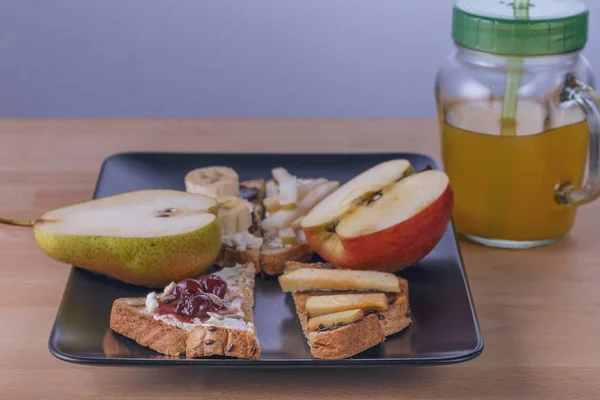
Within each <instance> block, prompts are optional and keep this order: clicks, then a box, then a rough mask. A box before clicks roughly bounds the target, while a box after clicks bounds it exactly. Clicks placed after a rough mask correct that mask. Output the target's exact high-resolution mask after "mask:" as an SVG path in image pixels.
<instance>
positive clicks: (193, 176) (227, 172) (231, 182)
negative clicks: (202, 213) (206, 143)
mask: <svg viewBox="0 0 600 400" xmlns="http://www.w3.org/2000/svg"><path fill="white" fill-rule="evenodd" d="M185 190H186V191H188V192H190V193H199V194H204V195H207V196H211V197H214V198H215V199H220V198H221V197H225V196H237V195H239V193H240V182H239V176H238V174H237V172H235V170H233V169H232V168H229V167H206V168H198V169H195V170H193V171H190V172H188V174H187V175H186V176H185Z"/></svg>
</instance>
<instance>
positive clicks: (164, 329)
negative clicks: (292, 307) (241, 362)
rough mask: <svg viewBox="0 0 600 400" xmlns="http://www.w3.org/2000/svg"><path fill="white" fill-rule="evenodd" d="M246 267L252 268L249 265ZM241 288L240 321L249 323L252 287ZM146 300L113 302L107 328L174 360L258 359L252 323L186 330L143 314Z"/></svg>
mask: <svg viewBox="0 0 600 400" xmlns="http://www.w3.org/2000/svg"><path fill="white" fill-rule="evenodd" d="M245 267H246V268H254V267H253V266H251V265H246V266H245ZM241 289H242V291H243V294H244V297H243V301H242V305H241V309H242V311H243V312H244V318H243V319H244V321H245V322H247V323H252V321H253V306H254V285H252V286H251V287H243V288H241ZM145 300H146V298H145V297H136V298H121V299H117V300H115V301H114V302H113V306H112V310H111V314H110V328H111V329H112V330H113V331H115V332H116V333H118V334H120V335H123V336H125V337H128V338H130V339H132V340H134V341H136V342H137V343H139V344H140V345H142V346H145V347H148V348H150V349H152V350H154V351H156V352H158V353H161V354H165V355H168V356H173V357H177V356H181V355H185V356H186V358H198V357H210V356H229V357H237V358H248V359H257V358H258V357H259V356H260V345H259V342H258V338H257V335H256V333H257V332H256V327H255V326H254V325H253V324H252V325H250V327H251V329H247V330H244V329H231V328H225V327H221V326H214V325H211V326H196V327H194V328H193V329H192V330H191V331H186V330H183V329H180V328H178V327H175V326H172V325H169V324H167V323H165V322H163V321H160V320H157V319H154V318H153V317H152V316H151V315H148V314H146V313H145V312H144V311H145V307H146V306H145Z"/></svg>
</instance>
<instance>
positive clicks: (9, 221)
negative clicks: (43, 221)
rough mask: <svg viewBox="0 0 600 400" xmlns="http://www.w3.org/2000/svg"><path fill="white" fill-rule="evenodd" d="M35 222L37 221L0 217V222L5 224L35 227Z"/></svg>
mask: <svg viewBox="0 0 600 400" xmlns="http://www.w3.org/2000/svg"><path fill="white" fill-rule="evenodd" d="M34 223H35V221H19V220H16V219H6V218H2V217H0V224H5V225H13V226H24V227H27V228H33V224H34Z"/></svg>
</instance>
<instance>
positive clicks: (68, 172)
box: [0, 120, 600, 400]
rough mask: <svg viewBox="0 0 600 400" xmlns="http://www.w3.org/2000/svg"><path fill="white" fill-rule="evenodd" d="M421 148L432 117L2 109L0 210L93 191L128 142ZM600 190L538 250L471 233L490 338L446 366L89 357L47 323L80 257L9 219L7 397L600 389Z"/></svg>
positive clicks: (248, 148) (3, 385)
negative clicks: (56, 348) (99, 116)
mask: <svg viewBox="0 0 600 400" xmlns="http://www.w3.org/2000/svg"><path fill="white" fill-rule="evenodd" d="M133 150H163V151H188V152H221V151H239V152H270V151H272V152H314V151H330V152H358V151H374V152H376V151H418V152H424V153H428V154H431V155H433V156H435V157H436V158H438V159H439V147H438V135H437V130H436V125H435V122H434V121H433V120H341V121H340V120H236V121H228V120H86V121H81V120H3V121H0V210H2V215H4V216H11V217H15V218H33V217H36V216H38V215H39V214H40V213H42V212H43V211H45V210H48V209H51V208H55V207H58V206H62V205H67V204H70V203H73V202H76V201H83V200H87V199H89V198H91V196H92V190H93V188H94V184H95V181H96V178H97V175H98V170H99V168H100V165H101V163H102V161H103V159H104V158H106V157H107V156H109V155H111V154H114V153H117V152H124V151H133ZM599 234H600V201H597V202H596V203H593V204H590V205H587V206H584V207H582V208H581V209H580V213H579V215H578V219H577V222H576V225H575V227H574V229H573V231H572V233H571V234H570V235H569V236H567V237H566V238H564V239H563V240H562V241H560V242H559V243H556V244H554V245H551V246H548V247H544V248H538V249H533V250H527V251H510V250H497V249H488V248H484V247H481V246H478V245H474V244H471V243H467V242H464V241H461V249H462V252H463V257H464V261H465V265H466V268H467V270H468V277H469V280H470V284H471V288H472V292H473V296H474V299H475V303H476V309H477V312H478V315H479V320H480V324H481V327H482V330H483V336H484V340H485V348H484V350H483V353H482V354H481V355H480V356H479V357H478V358H476V359H474V360H472V361H469V362H466V363H462V364H454V365H447V366H431V367H430V366H427V367H424V366H420V367H414V366H413V367H399V368H398V367H394V368H364V369H354V370H316V371H311V370H302V371H298V370H296V371H294V370H269V371H256V370H254V371H248V372H239V371H237V372H236V371H231V370H218V371H215V370H213V371H211V370H199V369H196V368H193V367H191V368H190V367H143V368H142V367H90V366H81V365H73V364H68V363H65V362H63V361H59V360H58V359H56V358H54V357H53V356H52V355H50V353H49V351H48V347H47V346H48V336H49V334H50V330H51V328H52V323H53V321H54V317H55V315H56V311H57V308H58V305H59V302H60V299H61V296H62V292H63V289H64V285H65V282H66V279H67V275H68V273H69V267H67V266H65V265H62V264H59V263H57V262H54V261H53V260H51V259H49V258H48V257H46V256H45V255H44V254H43V253H42V252H41V251H40V250H39V249H38V248H37V246H36V244H35V241H34V239H33V237H32V233H31V231H29V230H27V229H20V228H10V227H0V254H1V258H0V260H1V266H0V286H1V287H2V290H0V349H1V353H0V354H1V355H0V398H2V399H4V398H6V399H16V398H45V399H55V398H56V399H64V398H108V397H110V398H135V399H144V400H148V399H151V398H161V399H176V398H191V397H193V398H199V399H203V398H204V399H230V398H244V399H267V398H272V399H284V398H290V399H292V398H294V399H311V400H313V399H368V398H411V399H416V398H419V399H468V398H473V399H579V398H581V399H592V398H598V397H600V318H599V317H600V313H599V312H598V310H599V307H600V248H599V244H600V242H599V240H598V239H599Z"/></svg>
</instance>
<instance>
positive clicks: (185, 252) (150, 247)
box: [0, 189, 221, 287]
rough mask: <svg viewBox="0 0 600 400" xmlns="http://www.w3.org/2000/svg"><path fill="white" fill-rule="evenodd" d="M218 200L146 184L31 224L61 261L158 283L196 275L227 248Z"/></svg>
mask: <svg viewBox="0 0 600 400" xmlns="http://www.w3.org/2000/svg"><path fill="white" fill-rule="evenodd" d="M216 212H217V201H216V200H215V199H213V198H211V197H208V196H204V195H199V194H191V193H186V192H183V191H177V190H163V189H156V190H139V191H134V192H128V193H123V194H118V195H114V196H109V197H103V198H100V199H95V200H91V201H88V202H85V203H79V204H75V205H71V206H67V207H63V208H59V209H56V210H53V211H48V212H46V213H44V214H43V215H42V216H41V217H39V218H38V219H36V220H34V221H15V220H11V219H4V218H0V223H4V224H9V225H19V226H28V227H32V228H33V229H34V232H35V238H36V240H37V243H38V245H39V246H40V248H41V249H42V250H43V251H44V252H45V253H46V254H47V255H48V256H50V257H52V258H54V259H55V260H57V261H61V262H64V263H67V264H73V265H76V266H78V267H81V268H84V269H87V270H91V271H95V272H99V273H103V274H106V275H109V276H112V277H114V278H117V279H119V280H121V281H124V282H128V283H133V284H136V285H143V286H151V287H159V286H164V285H166V284H168V283H170V282H171V281H176V280H181V279H184V278H189V277H196V276H198V275H200V274H201V273H202V272H204V271H205V270H206V269H207V268H208V267H209V266H210V265H211V264H212V263H213V262H214V261H215V260H216V258H217V256H218V254H219V250H220V248H221V233H220V226H219V223H218V220H217V217H216V215H215V214H216Z"/></svg>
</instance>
